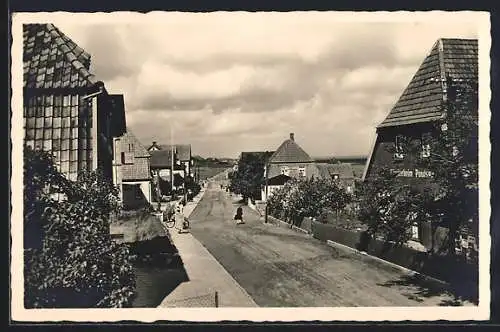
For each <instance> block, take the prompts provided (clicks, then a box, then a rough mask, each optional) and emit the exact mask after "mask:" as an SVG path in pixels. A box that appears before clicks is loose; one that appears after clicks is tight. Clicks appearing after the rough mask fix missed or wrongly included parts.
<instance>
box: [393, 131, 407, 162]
mask: <svg viewBox="0 0 500 332" xmlns="http://www.w3.org/2000/svg"><path fill="white" fill-rule="evenodd" d="M401 140H403V135H396V138H395V139H394V146H395V151H394V159H397V160H401V159H403V158H404V157H405V155H404V153H403V147H402V145H401V144H402V142H401Z"/></svg>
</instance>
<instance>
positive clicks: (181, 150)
mask: <svg viewBox="0 0 500 332" xmlns="http://www.w3.org/2000/svg"><path fill="white" fill-rule="evenodd" d="M174 147H175V148H174V153H175V155H176V158H177V159H179V160H180V161H190V160H191V158H192V156H191V144H174ZM154 148H156V149H158V150H164V151H166V150H168V151H170V150H171V149H172V145H171V144H157V143H156V142H153V144H151V145H150V146H149V147H148V149H147V150H148V151H153V150H154Z"/></svg>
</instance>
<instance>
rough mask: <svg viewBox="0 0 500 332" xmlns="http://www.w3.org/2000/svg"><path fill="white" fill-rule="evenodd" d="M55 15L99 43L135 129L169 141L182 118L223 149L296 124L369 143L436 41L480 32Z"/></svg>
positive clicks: (209, 144) (321, 141)
mask: <svg viewBox="0 0 500 332" xmlns="http://www.w3.org/2000/svg"><path fill="white" fill-rule="evenodd" d="M167 16H168V17H167ZM55 23H56V24H57V22H55ZM57 25H58V26H59V28H61V30H62V31H63V32H64V33H66V34H67V35H68V36H69V37H70V38H72V39H73V40H75V42H77V43H78V44H79V45H80V46H82V47H83V48H85V49H86V50H87V51H88V52H89V53H91V55H92V66H93V71H94V73H95V74H96V76H97V77H99V78H100V79H102V80H104V81H105V83H106V87H107V89H108V90H109V91H111V92H112V93H123V94H124V97H125V103H126V107H127V122H128V124H129V126H130V127H131V128H132V129H133V130H134V131H135V133H136V135H137V136H138V137H139V138H141V139H143V140H144V141H145V142H147V143H148V142H149V141H152V140H155V141H168V140H169V135H170V129H169V128H170V126H174V127H175V128H176V129H175V132H176V138H177V139H179V140H182V141H185V142H191V143H192V144H193V149H194V152H195V153H199V154H202V155H207V154H216V155H227V156H236V155H237V154H238V153H239V152H241V151H242V150H259V149H260V150H272V149H275V148H276V147H277V146H278V145H279V144H280V143H281V141H282V140H283V139H285V138H286V137H287V135H288V133H289V132H296V137H297V139H298V140H300V142H301V145H302V146H303V147H304V149H306V151H308V152H309V153H310V154H312V155H315V154H319V155H331V154H337V155H338V154H367V153H368V152H369V151H368V149H369V146H370V143H371V142H370V140H371V137H372V136H373V132H374V127H375V126H376V125H377V124H378V123H379V122H380V121H382V120H383V118H384V116H385V115H386V114H387V112H388V111H389V110H390V107H391V106H392V105H393V104H394V102H396V100H397V98H398V97H399V95H400V94H401V93H402V92H403V90H404V88H405V87H406V85H407V84H408V82H409V81H410V79H411V77H412V76H413V74H414V73H415V71H416V70H417V68H418V66H419V65H420V63H421V62H422V61H423V59H424V57H425V56H426V54H427V53H428V52H429V51H430V49H431V48H432V46H433V44H434V42H435V41H436V40H437V39H438V38H440V37H465V38H474V37H476V24H474V23H471V22H463V21H460V22H458V21H457V22H455V23H453V22H450V21H446V20H443V21H442V23H440V22H436V21H433V22H422V23H411V22H404V21H400V22H392V23H387V22H370V23H366V22H348V21H342V22H340V21H338V20H335V19H332V16H329V15H327V14H305V13H303V14H296V13H295V14H285V13H282V14H279V13H267V14H264V13H259V14H248V15H232V14H230V13H220V14H212V15H210V14H199V15H196V14H179V13H177V14H166V16H165V19H163V20H162V21H161V23H158V21H154V22H153V21H148V19H147V16H144V20H143V21H142V22H137V21H134V22H127V23H113V24H101V25H86V24H85V22H75V23H73V24H68V23H61V24H57Z"/></svg>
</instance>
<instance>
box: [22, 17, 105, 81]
mask: <svg viewBox="0 0 500 332" xmlns="http://www.w3.org/2000/svg"><path fill="white" fill-rule="evenodd" d="M23 41H24V47H23V63H24V76H23V82H24V87H28V88H76V87H86V86H89V85H94V84H96V83H97V81H96V80H95V78H94V75H92V74H91V73H90V72H89V68H90V55H89V54H88V53H87V52H85V51H84V50H83V49H82V48H80V47H79V46H78V45H76V44H75V43H74V42H73V41H72V40H71V39H70V38H68V37H67V36H66V35H64V34H63V33H62V32H61V31H59V29H57V28H56V27H55V26H54V25H53V24H24V25H23Z"/></svg>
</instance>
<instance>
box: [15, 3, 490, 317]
mask: <svg viewBox="0 0 500 332" xmlns="http://www.w3.org/2000/svg"><path fill="white" fill-rule="evenodd" d="M490 43H491V42H490V23H489V15H488V14H487V13H481V12H432V11H430V12H403V11H401V12H393V13H391V12H371V13H368V12H334V11H331V12H328V11H326V12H313V11H311V12H308V11H304V12H281V13H280V12H252V13H251V12H211V13H189V12H150V13H134V12H112V13H64V12H55V13H15V14H13V16H12V49H11V56H12V67H11V75H12V100H11V101H12V102H11V105H12V133H11V137H12V166H13V167H12V179H11V187H12V204H13V205H12V206H13V210H12V218H11V237H12V253H11V259H12V265H11V277H12V279H11V291H12V298H11V307H12V315H13V318H14V319H16V320H18V321H22V320H29V321H38V322H42V321H47V320H49V321H50V320H65V321H87V322H88V321H98V322H99V321H120V320H135V321H145V322H154V321H157V320H174V321H221V320H225V321H231V320H248V321H307V320H315V321H322V320H324V321H342V320H349V321H357V320H360V321H368V320H370V321H377V320H380V321H404V320H409V321H411V320H418V321H423V320H484V319H488V318H489V314H490V307H489V306H490V272H489V270H490V234H489V229H490V224H489V223H490V188H489V181H490V140H489V133H490V123H489V119H490V106H489V103H490V73H489V71H490V58H489V52H490ZM21 59H22V61H21ZM21 110H22V111H21Z"/></svg>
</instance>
